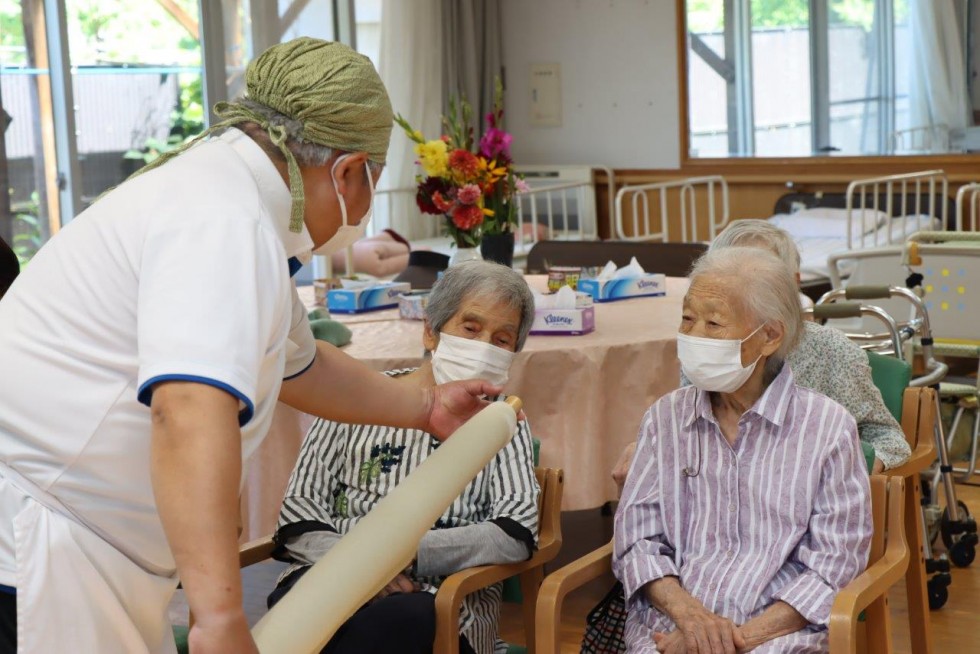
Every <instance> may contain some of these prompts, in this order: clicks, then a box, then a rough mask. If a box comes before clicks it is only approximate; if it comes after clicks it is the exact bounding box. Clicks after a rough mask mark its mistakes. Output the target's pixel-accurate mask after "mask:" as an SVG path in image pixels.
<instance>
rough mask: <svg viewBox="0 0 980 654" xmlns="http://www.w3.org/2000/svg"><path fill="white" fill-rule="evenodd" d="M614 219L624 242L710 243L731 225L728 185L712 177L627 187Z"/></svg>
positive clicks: (621, 192)
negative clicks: (729, 221)
mask: <svg viewBox="0 0 980 654" xmlns="http://www.w3.org/2000/svg"><path fill="white" fill-rule="evenodd" d="M612 215H613V217H614V236H615V238H617V239H619V240H621V241H634V242H651V241H653V242H662V243H670V242H682V243H697V242H701V241H710V240H711V239H713V238H714V237H715V236H717V235H718V234H719V233H720V232H721V230H723V229H724V228H725V226H726V225H727V224H728V220H729V205H728V183H727V182H726V181H725V178H723V177H721V176H720V175H709V176H704V177H689V178H685V179H678V180H671V181H667V182H655V183H651V184H627V185H626V186H623V187H622V188H620V189H619V191H618V192H617V193H616V198H615V206H614V210H613V214H612Z"/></svg>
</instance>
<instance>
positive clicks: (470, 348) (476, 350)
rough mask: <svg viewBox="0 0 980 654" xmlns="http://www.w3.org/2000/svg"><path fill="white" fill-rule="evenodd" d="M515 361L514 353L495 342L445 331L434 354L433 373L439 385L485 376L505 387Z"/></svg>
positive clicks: (493, 382)
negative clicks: (492, 343)
mask: <svg viewBox="0 0 980 654" xmlns="http://www.w3.org/2000/svg"><path fill="white" fill-rule="evenodd" d="M513 361H514V353H513V352H510V351H508V350H505V349H503V348H500V347H497V346H496V345H491V344H490V343H484V342H483V341H478V340H475V339H472V338H461V337H459V336H453V335H451V334H446V333H442V334H439V345H437V346H436V350H435V352H433V353H432V374H433V376H434V377H435V378H436V383H437V384H445V383H447V382H452V381H460V380H462V379H482V380H484V381H487V382H490V383H491V384H494V385H496V386H503V385H504V384H506V383H507V373H508V371H510V364H511V363H512V362H513Z"/></svg>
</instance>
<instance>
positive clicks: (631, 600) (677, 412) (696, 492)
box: [613, 365, 872, 654]
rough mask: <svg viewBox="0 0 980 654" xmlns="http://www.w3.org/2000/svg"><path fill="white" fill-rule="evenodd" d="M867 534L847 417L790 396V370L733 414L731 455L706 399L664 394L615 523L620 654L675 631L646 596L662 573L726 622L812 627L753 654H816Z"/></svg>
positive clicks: (864, 492) (814, 399)
mask: <svg viewBox="0 0 980 654" xmlns="http://www.w3.org/2000/svg"><path fill="white" fill-rule="evenodd" d="M699 433H700V441H701V444H700V448H701V449H700V457H699V454H698V451H699V450H698V443H697V441H698V434H699ZM684 468H689V469H690V472H691V473H692V474H693V473H697V474H696V476H693V477H687V476H685V475H684V474H683V472H682V470H683V469H684ZM698 468H700V472H698ZM871 531H872V522H871V499H870V489H869V484H868V472H867V465H866V463H865V460H864V456H863V455H862V452H861V446H860V444H859V441H858V435H857V427H856V425H855V423H854V419H853V418H852V417H851V416H850V414H848V413H847V411H845V410H844V409H843V408H842V407H841V406H840V405H839V404H837V403H836V402H834V401H833V400H830V399H829V398H827V397H826V396H824V395H821V394H819V393H816V392H814V391H810V390H807V389H804V388H801V387H799V386H797V385H796V384H795V382H794V381H793V374H792V372H791V371H790V369H789V366H788V365H784V366H783V370H782V371H781V372H780V373H779V375H777V377H776V379H775V380H774V381H773V382H772V384H770V385H769V387H768V388H767V389H766V391H765V392H764V393H763V395H762V397H761V398H759V400H758V401H757V402H756V403H755V405H754V406H753V407H752V408H751V409H749V410H748V411H747V412H746V413H745V414H744V415H743V416H742V417H741V419H740V420H739V423H738V437H737V440H736V441H735V445H734V446H730V445H729V444H728V442H727V441H726V440H725V437H724V436H723V435H722V433H721V429H720V428H719V426H718V423H717V421H716V420H715V418H714V415H713V413H712V409H711V403H710V399H709V397H708V394H707V393H704V392H700V391H697V390H696V389H695V388H693V387H688V388H682V389H680V390H677V391H674V392H673V393H670V394H669V395H666V396H664V397H662V398H661V399H660V400H658V401H657V402H656V403H655V404H654V405H653V406H652V407H651V408H650V410H649V411H648V412H647V414H646V416H645V417H644V419H643V425H642V427H641V428H640V436H639V441H638V446H637V451H636V456H635V457H634V459H633V465H632V468H631V469H630V473H629V477H628V479H627V481H626V486H625V488H624V489H623V495H622V499H621V501H620V505H619V511H618V512H617V514H616V528H615V551H614V554H613V571H614V572H615V574H616V576H617V577H618V578H619V580H620V581H622V583H623V586H624V589H625V593H626V598H627V602H628V606H629V617H628V619H627V624H626V630H625V638H626V643H627V648H628V651H629V652H636V653H641V652H642V653H644V654H646V653H649V652H656V651H657V649H656V647H655V645H654V643H653V639H652V632H653V631H663V632H669V631H673V630H674V629H675V626H674V624H673V622H672V621H671V620H670V618H668V617H667V616H666V615H664V614H662V613H660V612H659V611H658V610H656V609H655V608H653V607H652V606H651V605H650V603H649V601H648V600H647V599H646V597H645V596H644V593H643V592H642V589H643V587H644V586H645V585H646V584H647V583H649V582H651V581H655V580H657V579H660V578H662V577H665V576H675V577H678V578H679V580H680V582H681V585H682V586H683V587H684V588H685V589H686V590H687V591H688V592H689V593H691V594H692V595H693V596H694V597H696V598H697V599H698V600H699V601H701V603H703V604H704V605H705V607H707V608H708V610H710V611H712V612H714V613H716V614H717V615H720V616H724V617H727V618H729V619H731V620H732V621H734V622H735V623H736V624H743V623H745V622H746V621H748V620H749V619H751V618H753V617H755V616H757V615H759V614H760V613H762V612H763V611H764V610H765V609H766V608H767V607H768V606H769V605H770V604H772V603H773V602H775V601H777V600H782V601H784V602H786V603H787V604H789V605H790V606H792V607H793V608H795V609H796V610H797V611H799V612H800V614H801V615H803V617H804V618H806V619H807V620H808V621H809V622H810V625H809V626H808V627H807V628H806V629H804V630H803V631H800V632H797V633H796V634H791V635H789V636H784V637H783V638H779V639H776V640H774V641H771V642H770V643H768V644H767V646H765V647H763V648H760V649H759V650H756V651H759V652H763V651H778V652H823V651H826V649H827V634H826V624H827V621H828V618H829V616H830V607H831V605H832V604H833V601H834V596H835V594H836V593H837V591H838V590H839V589H840V588H842V587H843V586H845V585H846V584H847V583H848V582H850V581H851V580H852V579H854V578H855V577H856V576H857V575H858V574H860V573H861V572H862V571H863V570H864V568H865V567H866V565H867V560H868V548H869V545H870V542H871Z"/></svg>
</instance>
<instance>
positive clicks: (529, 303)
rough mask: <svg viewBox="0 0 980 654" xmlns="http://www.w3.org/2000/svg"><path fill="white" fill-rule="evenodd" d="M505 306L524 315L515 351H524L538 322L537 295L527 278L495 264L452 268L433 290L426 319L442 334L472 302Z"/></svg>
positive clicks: (481, 262) (464, 264)
mask: <svg viewBox="0 0 980 654" xmlns="http://www.w3.org/2000/svg"><path fill="white" fill-rule="evenodd" d="M474 297H475V298H482V299H485V300H488V301H491V302H504V303H506V304H507V305H508V306H510V307H511V308H512V309H516V310H517V312H518V313H519V314H520V320H521V322H520V324H519V325H518V326H517V343H516V347H515V348H514V350H515V351H517V352H520V351H521V350H522V349H524V343H525V342H526V341H527V335H528V333H529V332H530V331H531V323H533V322H534V295H533V294H532V293H531V289H530V288H528V286H527V282H526V281H524V276H523V275H521V274H520V273H519V272H517V271H515V270H514V269H512V268H510V267H508V266H503V265H501V264H499V263H494V262H492V261H483V260H477V261H467V262H465V263H460V264H457V265H455V266H450V267H449V268H447V269H446V272H444V273H443V274H442V277H441V278H439V280H438V281H436V283H435V284H433V286H432V292H431V293H430V294H429V301H428V303H427V304H426V305H425V319H426V321H428V323H429V328H430V329H432V331H433V333H435V334H438V333H439V332H441V331H442V328H443V327H445V325H446V323H447V322H449V321H450V319H452V317H453V316H455V315H456V314H457V313H458V312H459V310H460V308H462V306H463V302H465V301H466V300H467V299H469V298H474Z"/></svg>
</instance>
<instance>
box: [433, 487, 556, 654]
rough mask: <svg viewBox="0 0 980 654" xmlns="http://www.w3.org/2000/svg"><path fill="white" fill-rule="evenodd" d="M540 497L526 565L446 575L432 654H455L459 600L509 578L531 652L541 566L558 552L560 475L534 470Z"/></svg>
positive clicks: (440, 592)
mask: <svg viewBox="0 0 980 654" xmlns="http://www.w3.org/2000/svg"><path fill="white" fill-rule="evenodd" d="M534 472H535V474H536V475H537V478H538V485H539V486H540V487H541V494H540V495H539V496H538V549H537V551H536V552H535V553H534V556H532V557H531V558H530V559H529V560H527V561H521V562H519V563H507V564H504V565H485V566H478V567H476V568H469V569H468V570H461V571H459V572H457V573H456V574H454V575H450V576H449V577H447V578H446V580H445V581H443V582H442V585H440V586H439V592H438V593H436V640H435V645H434V646H433V648H432V652H433V654H458V653H459V610H460V607H461V606H462V602H463V598H464V597H466V596H467V595H469V594H470V593H472V592H473V591H476V590H479V589H481V588H486V587H487V586H491V585H493V584H495V583H497V582H500V581H503V580H504V579H507V578H508V577H511V576H513V575H520V580H521V594H522V595H523V597H524V603H523V605H522V609H521V611H522V613H523V617H524V637H525V639H526V640H525V642H527V651H528V652H530V653H531V654H533V653H534V651H535V646H534V643H535V632H536V625H535V606H536V605H537V602H538V590H539V588H540V587H541V582H542V581H543V580H544V565H545V564H546V563H549V562H550V561H552V560H553V559H554V558H555V557H556V556H557V555H558V550H560V549H561V498H562V493H563V491H564V483H565V479H564V474H563V472H562V471H561V470H558V469H554V468H535V469H534Z"/></svg>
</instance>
